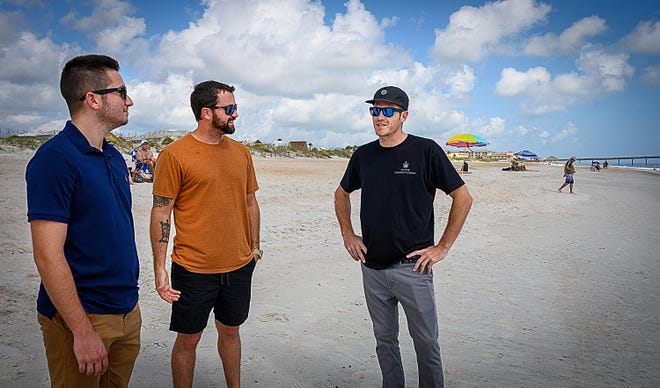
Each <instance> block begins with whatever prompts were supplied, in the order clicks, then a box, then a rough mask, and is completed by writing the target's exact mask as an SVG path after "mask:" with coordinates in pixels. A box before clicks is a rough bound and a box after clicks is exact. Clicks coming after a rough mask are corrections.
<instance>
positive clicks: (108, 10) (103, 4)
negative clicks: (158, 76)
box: [61, 0, 148, 58]
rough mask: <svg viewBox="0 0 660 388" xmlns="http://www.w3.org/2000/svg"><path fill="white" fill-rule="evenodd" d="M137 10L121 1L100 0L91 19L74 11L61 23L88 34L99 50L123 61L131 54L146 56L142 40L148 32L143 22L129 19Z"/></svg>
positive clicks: (144, 44) (96, 3)
mask: <svg viewBox="0 0 660 388" xmlns="http://www.w3.org/2000/svg"><path fill="white" fill-rule="evenodd" d="M134 13H135V8H134V7H133V6H132V5H131V4H129V3H127V2H125V1H121V0H99V1H97V2H95V4H94V7H93V9H92V13H91V15H89V16H81V15H78V14H77V13H76V12H74V11H71V12H69V13H68V14H67V15H66V16H64V17H63V18H62V19H61V23H62V24H64V25H66V26H69V27H71V28H73V29H75V30H79V31H82V32H83V33H85V34H87V35H88V36H89V37H90V39H92V40H93V41H95V42H96V46H97V47H96V49H97V50H98V51H99V52H103V53H106V54H108V55H113V56H118V57H120V58H121V57H123V56H130V55H131V54H137V55H143V54H144V50H145V49H146V48H147V47H148V45H147V43H146V42H145V41H144V40H143V39H142V38H140V37H141V36H142V35H144V33H145V31H146V24H145V21H144V19H142V18H135V17H131V16H129V15H132V14H134Z"/></svg>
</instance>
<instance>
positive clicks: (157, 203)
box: [154, 195, 172, 207]
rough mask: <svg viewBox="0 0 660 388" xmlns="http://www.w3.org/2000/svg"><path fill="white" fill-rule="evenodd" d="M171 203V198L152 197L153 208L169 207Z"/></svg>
mask: <svg viewBox="0 0 660 388" xmlns="http://www.w3.org/2000/svg"><path fill="white" fill-rule="evenodd" d="M171 203H172V198H167V197H161V196H158V195H154V207H165V206H170V204H171Z"/></svg>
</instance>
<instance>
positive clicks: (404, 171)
mask: <svg viewBox="0 0 660 388" xmlns="http://www.w3.org/2000/svg"><path fill="white" fill-rule="evenodd" d="M394 173H395V174H405V175H415V174H417V172H416V171H411V170H410V163H408V161H407V160H406V161H404V162H403V164H402V165H401V170H399V171H394Z"/></svg>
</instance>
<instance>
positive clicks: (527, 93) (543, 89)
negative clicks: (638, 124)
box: [495, 46, 634, 115]
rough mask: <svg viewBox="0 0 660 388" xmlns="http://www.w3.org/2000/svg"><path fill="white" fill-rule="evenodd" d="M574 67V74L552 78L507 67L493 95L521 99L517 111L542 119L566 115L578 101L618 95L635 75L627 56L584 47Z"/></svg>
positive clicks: (542, 69)
mask: <svg viewBox="0 0 660 388" xmlns="http://www.w3.org/2000/svg"><path fill="white" fill-rule="evenodd" d="M575 64H576V68H577V71H573V72H568V73H561V74H557V75H556V76H554V78H553V77H552V75H551V74H550V72H549V71H548V70H547V69H546V68H545V67H541V66H539V67H534V68H531V69H528V70H527V71H519V70H517V69H515V68H511V67H507V68H505V69H504V70H502V72H501V76H500V79H499V81H497V83H496V85H495V92H496V93H497V94H498V95H500V96H503V97H520V98H523V99H524V100H523V102H522V103H521V105H520V107H521V110H522V111H523V112H524V113H527V114H533V115H542V114H547V113H551V112H557V111H566V110H567V109H568V107H569V106H570V105H572V104H574V103H576V102H577V101H584V100H587V99H594V98H600V97H603V96H606V95H609V94H613V93H618V92H621V91H622V90H623V89H624V87H625V85H626V81H627V80H628V79H630V78H631V77H632V75H633V73H634V68H633V67H632V66H631V65H630V64H629V63H628V55H626V54H616V53H614V54H613V53H608V52H606V51H605V50H604V49H603V48H601V47H596V46H585V48H583V49H582V50H581V53H580V56H579V57H578V59H577V60H576V61H575Z"/></svg>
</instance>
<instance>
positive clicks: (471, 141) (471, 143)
mask: <svg viewBox="0 0 660 388" xmlns="http://www.w3.org/2000/svg"><path fill="white" fill-rule="evenodd" d="M446 145H448V146H452V147H459V148H468V149H469V148H470V147H483V146H486V145H488V140H486V139H484V138H483V137H481V136H478V135H473V134H471V133H459V134H458V135H454V136H452V137H450V138H449V140H447V143H446Z"/></svg>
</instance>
